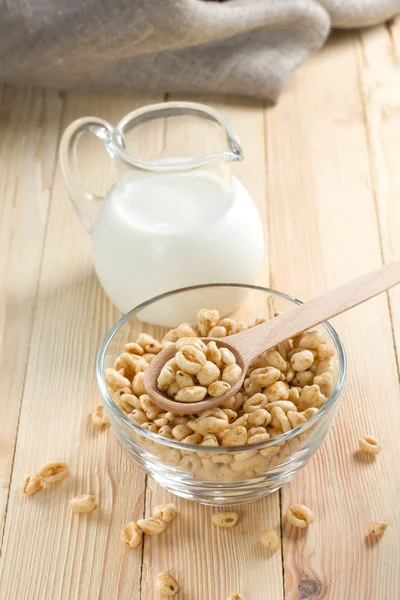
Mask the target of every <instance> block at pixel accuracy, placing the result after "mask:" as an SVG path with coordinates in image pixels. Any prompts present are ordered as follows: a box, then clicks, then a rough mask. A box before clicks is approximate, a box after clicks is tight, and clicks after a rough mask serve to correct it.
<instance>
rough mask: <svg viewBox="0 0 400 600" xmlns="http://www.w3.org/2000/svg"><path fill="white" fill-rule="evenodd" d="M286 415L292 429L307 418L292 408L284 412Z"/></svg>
mask: <svg viewBox="0 0 400 600" xmlns="http://www.w3.org/2000/svg"><path fill="white" fill-rule="evenodd" d="M286 416H287V418H288V419H289V423H290V425H291V427H292V429H294V428H295V427H298V426H299V425H302V424H303V423H305V422H306V420H307V419H306V417H305V416H304V415H302V414H301V413H298V412H297V411H296V412H295V411H293V410H289V411H288V412H287V413H286Z"/></svg>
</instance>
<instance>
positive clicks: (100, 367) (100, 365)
mask: <svg viewBox="0 0 400 600" xmlns="http://www.w3.org/2000/svg"><path fill="white" fill-rule="evenodd" d="M224 287H226V288H232V287H233V288H242V289H246V290H253V291H254V290H255V291H259V292H264V293H266V294H272V295H274V296H278V297H280V298H283V299H284V300H288V301H289V302H292V303H293V304H303V302H302V301H301V300H299V299H298V298H296V297H295V296H291V295H290V294H285V293H284V292H280V291H278V290H274V289H273V288H268V287H264V286H260V285H251V284H244V283H204V284H199V285H192V286H187V287H182V288H177V289H175V290H171V291H169V292H164V293H163V294H159V295H157V296H154V297H153V298H150V299H149V300H146V301H145V302H142V303H141V304H138V305H137V306H136V307H135V308H133V309H132V310H130V311H129V312H127V313H126V314H125V315H124V316H122V317H121V318H120V319H119V320H118V321H117V322H116V324H115V325H114V326H113V327H112V328H111V329H110V330H109V332H108V333H107V335H106V336H105V338H104V340H103V342H102V343H101V346H100V349H99V352H98V354H97V359H96V379H97V385H98V387H99V390H100V394H101V398H102V402H103V404H104V403H105V405H106V407H107V408H108V409H109V410H110V411H111V413H112V414H113V416H114V417H115V418H117V419H118V420H119V421H122V423H123V424H124V426H126V427H127V428H128V429H130V430H132V431H133V432H135V433H136V434H138V435H141V436H143V437H145V438H148V439H149V440H151V441H154V442H156V443H158V444H161V445H164V446H167V447H168V448H176V449H178V450H186V451H188V450H189V451H194V452H210V453H211V454H229V453H237V452H247V451H249V450H262V449H263V448H268V447H272V446H274V445H277V444H281V443H283V442H286V441H287V440H290V439H292V438H294V437H296V436H297V435H299V434H300V433H303V432H305V431H307V429H309V428H310V427H312V426H313V425H315V424H316V423H318V421H320V420H322V419H323V418H324V416H325V415H326V414H327V413H328V412H330V410H331V409H332V408H333V407H334V405H335V404H337V402H338V400H339V398H340V396H341V394H342V391H343V386H344V383H345V379H346V373H347V359H346V354H345V350H344V347H343V344H342V342H341V340H340V338H339V335H338V334H337V332H336V330H335V329H334V327H332V325H331V324H330V323H329V322H328V321H324V322H323V323H321V325H322V326H323V327H324V328H325V329H326V330H327V331H328V333H329V335H330V336H331V338H332V340H333V343H334V345H335V348H336V351H337V356H338V363H339V368H338V375H337V380H336V385H335V387H334V390H333V392H332V394H331V395H330V397H329V398H328V400H327V401H326V402H325V404H324V405H323V406H322V407H321V408H320V409H319V410H318V412H317V413H316V414H315V415H314V416H313V417H311V418H310V419H308V420H307V421H306V422H305V423H302V424H301V425H298V426H297V427H295V428H293V429H291V430H290V431H287V432H286V433H282V435H278V436H276V437H274V438H271V439H269V440H267V441H265V442H259V443H258V444H251V445H249V444H245V445H242V446H199V445H194V444H184V443H183V442H179V441H178V440H170V439H168V438H164V437H162V436H160V435H158V434H157V433H152V432H151V431H148V430H147V429H143V428H142V427H141V426H140V425H136V424H135V423H134V422H133V421H131V420H130V419H128V417H127V415H126V414H125V413H124V412H123V411H122V410H120V409H119V408H118V406H117V405H116V404H115V402H114V401H113V399H112V398H111V396H110V393H109V391H108V387H107V384H106V381H105V379H104V375H103V374H104V358H105V355H106V352H107V349H108V346H109V344H110V343H111V341H112V339H113V337H114V335H115V334H116V333H117V332H118V331H119V330H120V329H121V327H123V326H124V325H125V323H127V322H128V321H129V320H130V319H131V317H133V316H134V315H135V314H136V313H137V312H140V311H141V310H143V309H144V308H146V307H148V306H150V305H151V304H153V303H154V302H157V301H158V300H161V299H163V298H168V297H170V296H173V295H175V294H178V293H184V292H189V291H194V290H199V289H205V288H224Z"/></svg>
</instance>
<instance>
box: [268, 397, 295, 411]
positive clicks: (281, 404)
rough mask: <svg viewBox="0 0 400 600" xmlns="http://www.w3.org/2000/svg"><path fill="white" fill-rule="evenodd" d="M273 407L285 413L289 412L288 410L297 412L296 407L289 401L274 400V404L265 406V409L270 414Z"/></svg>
mask: <svg viewBox="0 0 400 600" xmlns="http://www.w3.org/2000/svg"><path fill="white" fill-rule="evenodd" d="M274 406H278V407H279V408H281V409H282V410H283V412H285V413H287V412H289V410H292V411H296V410H297V408H296V405H295V404H293V402H290V400H275V402H270V403H269V404H267V406H266V409H267V410H269V411H270V412H271V410H272V409H273V408H274Z"/></svg>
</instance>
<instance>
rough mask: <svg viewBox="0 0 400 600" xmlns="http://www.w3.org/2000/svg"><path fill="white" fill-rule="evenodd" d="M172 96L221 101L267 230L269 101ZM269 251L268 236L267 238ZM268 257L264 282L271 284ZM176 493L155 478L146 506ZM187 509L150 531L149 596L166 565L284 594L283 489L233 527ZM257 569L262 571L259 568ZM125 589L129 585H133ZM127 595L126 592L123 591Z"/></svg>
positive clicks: (200, 581) (227, 586)
mask: <svg viewBox="0 0 400 600" xmlns="http://www.w3.org/2000/svg"><path fill="white" fill-rule="evenodd" d="M171 99H172V100H177V99H183V100H194V101H196V102H204V103H206V104H209V105H211V106H214V107H216V108H218V109H219V110H221V111H222V112H223V113H224V114H225V115H227V116H228V117H229V118H230V120H231V122H232V125H233V127H234V128H235V129H236V131H237V133H238V134H239V137H240V138H241V141H242V144H243V147H244V151H245V160H244V161H243V162H242V163H240V164H237V165H235V168H234V171H235V174H236V175H237V176H238V177H239V179H240V180H241V181H242V183H243V184H244V185H245V186H246V187H247V189H248V190H249V192H250V193H251V195H252V197H253V198H254V200H255V202H256V204H257V206H258V208H259V210H260V214H261V218H262V221H263V224H264V231H265V233H266V238H267V233H268V229H267V197H266V172H265V160H266V158H265V144H264V136H263V135H262V132H263V130H264V118H265V117H264V106H263V104H262V103H261V102H251V101H248V100H244V101H240V102H239V101H234V100H232V99H219V100H218V99H216V98H215V97H214V98H212V97H201V98H199V97H198V96H190V97H184V98H183V97H182V96H179V97H176V96H173V97H172V98H171ZM266 257H267V258H268V239H266ZM268 281H269V265H268V260H267V261H266V264H265V266H264V269H263V272H262V274H261V276H260V283H262V284H264V285H265V284H268ZM167 500H168V501H176V500H174V499H173V496H172V495H171V494H167V493H166V492H165V491H164V490H162V488H160V487H159V486H158V485H157V484H156V483H154V482H153V481H152V480H149V482H148V488H147V494H146V514H147V515H150V514H151V509H152V507H154V506H155V505H157V504H160V503H162V502H165V501H167ZM176 502H177V505H178V507H179V512H180V515H179V516H178V517H177V518H176V519H175V521H174V522H173V523H172V524H171V526H170V528H169V529H168V531H167V532H166V533H165V534H163V535H162V536H159V537H158V538H145V545H144V556H143V559H144V562H143V577H142V599H143V600H153V598H155V597H156V595H155V592H154V587H153V586H154V584H153V582H154V577H155V576H156V575H157V573H159V572H160V571H170V572H171V573H173V574H174V576H175V577H176V578H177V579H178V581H179V582H180V584H181V592H179V593H178V594H177V596H175V598H176V599H177V600H178V599H179V598H190V600H204V599H205V598H207V599H208V598H209V599H210V600H211V598H213V599H214V598H215V599H217V598H218V600H219V599H221V600H224V599H225V598H228V596H229V594H231V593H233V592H241V593H242V594H244V596H245V598H246V599H248V600H250V599H251V600H265V597H266V596H265V594H266V588H265V586H264V585H261V582H268V584H267V588H268V596H269V597H270V598H273V599H274V600H279V599H280V598H283V589H282V564H281V556H280V553H279V552H278V553H276V554H275V555H274V556H273V557H271V558H269V559H268V558H266V553H265V549H263V548H262V546H261V544H259V543H258V536H259V533H260V530H262V529H264V528H266V527H275V528H276V529H277V531H278V532H279V530H280V512H279V494H274V495H272V496H270V497H268V498H266V499H265V500H262V501H259V502H255V503H253V504H249V505H246V506H243V507H239V508H237V510H238V511H239V513H240V515H241V520H240V522H239V523H238V525H237V526H236V527H234V528H233V529H232V530H231V531H227V530H224V531H220V530H216V528H215V527H214V526H213V525H212V524H211V515H212V513H213V512H214V511H215V510H216V509H215V508H214V509H213V508H209V507H205V506H199V505H198V504H195V503H190V502H187V501H183V500H179V499H178V500H177V501H176ZM255 573H256V574H257V575H256V576H255ZM127 591H128V590H126V592H125V593H127ZM125 597H126V595H123V594H122V595H121V599H122V598H125Z"/></svg>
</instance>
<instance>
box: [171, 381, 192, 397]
mask: <svg viewBox="0 0 400 600" xmlns="http://www.w3.org/2000/svg"><path fill="white" fill-rule="evenodd" d="M189 377H190V375H189ZM193 383H194V382H193ZM180 389H181V388H180V387H179V385H178V383H177V382H176V381H174V383H171V385H170V386H169V388H168V389H167V394H168V396H169V397H170V398H175V396H176V395H177V393H178V392H179V390H180Z"/></svg>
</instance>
